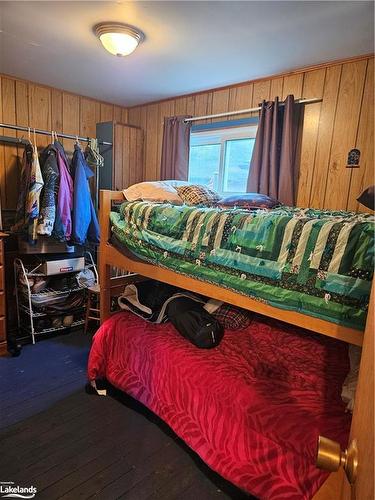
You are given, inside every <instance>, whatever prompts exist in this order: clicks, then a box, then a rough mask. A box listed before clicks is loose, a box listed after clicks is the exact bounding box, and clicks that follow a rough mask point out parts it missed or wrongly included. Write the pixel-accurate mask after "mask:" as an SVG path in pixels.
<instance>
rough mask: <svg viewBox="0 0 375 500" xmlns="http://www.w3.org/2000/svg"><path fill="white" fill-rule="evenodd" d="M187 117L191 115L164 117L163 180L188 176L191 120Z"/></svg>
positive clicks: (182, 179)
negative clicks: (187, 120)
mask: <svg viewBox="0 0 375 500" xmlns="http://www.w3.org/2000/svg"><path fill="white" fill-rule="evenodd" d="M186 118H190V116H172V117H170V118H164V132H163V146H162V150H161V180H167V179H177V180H181V181H186V180H187V178H188V168H189V146H190V128H191V122H185V119H186Z"/></svg>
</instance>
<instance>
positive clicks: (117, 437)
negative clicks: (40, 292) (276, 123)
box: [0, 332, 252, 500]
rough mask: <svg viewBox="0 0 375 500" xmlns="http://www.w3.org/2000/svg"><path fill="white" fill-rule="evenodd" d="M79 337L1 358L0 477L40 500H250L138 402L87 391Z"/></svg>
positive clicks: (83, 343) (84, 342)
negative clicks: (33, 492) (33, 490)
mask: <svg viewBox="0 0 375 500" xmlns="http://www.w3.org/2000/svg"><path fill="white" fill-rule="evenodd" d="M89 345H90V336H85V335H84V334H83V333H82V332H73V333H70V334H68V335H64V336H60V337H55V338H52V339H48V340H43V341H40V342H38V343H37V344H36V345H35V346H31V345H28V346H25V347H24V348H23V350H22V353H21V355H20V356H19V357H18V358H0V391H1V392H0V394H1V409H0V450H1V452H0V481H13V482H14V483H15V484H16V485H19V486H27V487H28V486H31V485H33V486H35V487H36V488H37V494H36V497H35V498H36V499H37V500H39V499H46V500H54V499H58V498H63V499H71V500H76V499H79V498H83V499H86V498H96V499H102V500H111V499H118V498H122V499H126V500H142V499H150V500H151V499H155V500H156V499H158V500H164V499H165V500H169V499H171V500H172V499H176V500H177V499H179V500H190V499H191V500H206V499H207V500H210V499H228V498H233V499H238V500H240V499H250V498H252V497H250V496H249V495H246V494H244V493H243V492H241V491H240V490H238V489H237V488H235V487H234V486H233V485H231V484H230V483H228V482H226V481H225V480H224V479H222V478H221V477H220V476H218V475H217V474H215V473H214V472H212V471H211V470H210V469H209V468H208V467H207V466H206V465H205V464H204V463H203V462H202V461H201V460H200V459H199V457H198V456H197V455H196V454H195V453H193V452H192V451H191V450H190V449H189V448H188V447H187V446H186V445H185V444H184V443H183V442H182V441H181V440H180V439H178V438H177V437H176V436H175V434H174V433H173V432H172V431H171V430H170V429H169V428H168V427H167V426H166V425H165V424H164V423H163V422H161V421H160V419H158V418H157V417H156V416H155V415H153V414H152V413H151V412H149V411H148V410H146V409H145V408H144V407H143V406H142V405H140V404H139V403H137V402H136V401H134V400H133V399H131V398H129V397H127V396H125V395H123V394H120V393H119V392H118V391H115V390H111V391H110V395H109V396H107V397H100V396H93V395H89V394H87V393H86V392H85V389H84V387H85V383H86V364H87V355H88V350H89Z"/></svg>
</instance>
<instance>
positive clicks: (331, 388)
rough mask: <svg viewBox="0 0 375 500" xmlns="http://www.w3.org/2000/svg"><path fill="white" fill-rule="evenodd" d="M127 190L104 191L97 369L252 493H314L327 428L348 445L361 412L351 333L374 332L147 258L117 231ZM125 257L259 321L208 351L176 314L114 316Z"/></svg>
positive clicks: (321, 476)
mask: <svg viewBox="0 0 375 500" xmlns="http://www.w3.org/2000/svg"><path fill="white" fill-rule="evenodd" d="M123 201H124V198H123V194H122V192H114V191H101V193H100V224H101V243H100V250H99V279H100V288H101V294H100V313H101V320H102V322H104V323H103V324H102V326H101V328H100V329H99V331H98V332H97V333H96V335H95V336H94V340H93V346H92V349H91V351H90V357H89V364H88V377H89V380H90V381H91V382H92V383H93V382H94V381H96V380H99V379H106V380H107V381H108V382H110V383H111V384H112V385H114V386H115V387H117V388H119V389H120V390H123V391H124V392H126V393H127V394H129V395H131V396H133V397H134V398H136V399H137V400H138V401H140V402H141V403H143V404H144V405H145V406H147V407H148V408H149V409H150V410H152V411H153V412H154V413H156V414H157V415H158V416H159V417H161V418H162V419H163V420H164V421H165V422H166V423H167V424H168V425H169V426H170V427H171V428H172V429H173V431H174V432H175V433H176V434H177V435H178V436H179V437H181V438H182V439H183V440H184V441H185V442H186V443H187V444H188V445H189V446H190V447H191V448H192V449H193V450H194V451H195V452H196V453H198V455H199V456H200V457H201V458H202V459H203V460H204V461H205V462H206V463H207V464H208V465H209V466H210V467H211V468H212V469H213V470H215V471H216V472H218V473H219V474H220V475H222V476H223V477H225V478H226V479H228V480H229V481H231V482H232V483H234V484H236V485H237V486H239V487H240V488H242V489H244V490H246V491H248V492H250V493H251V494H253V495H256V496H257V497H259V498H262V499H268V498H269V499H271V498H272V500H277V499H280V500H283V499H285V498H289V499H291V500H292V499H295V500H301V499H305V500H307V499H310V498H312V497H313V496H314V495H316V494H317V492H318V490H319V492H320V491H321V490H322V485H323V483H325V481H326V479H327V477H328V473H326V472H324V471H321V470H318V469H317V468H316V466H315V457H316V446H317V439H318V435H319V434H324V435H326V436H329V437H330V438H331V439H334V440H336V441H338V442H339V443H340V444H341V445H342V446H345V444H346V441H347V438H348V434H349V430H350V415H349V414H348V413H345V405H344V404H343V402H342V401H341V397H340V392H341V386H342V383H343V381H344V378H345V376H346V374H347V372H348V369H349V365H348V355H347V344H348V343H350V344H355V345H358V346H360V345H361V344H362V339H363V331H362V330H361V329H358V328H355V327H352V326H343V325H342V324H338V323H334V322H332V321H327V320H324V319H322V318H320V317H314V316H311V315H308V314H303V313H301V312H299V311H293V310H287V309H282V308H279V307H275V306H273V305H270V304H269V303H266V302H265V301H260V300H257V299H254V298H251V297H249V296H246V295H245V294H243V293H239V292H237V291H234V290H233V289H229V288H226V287H222V286H219V285H217V284H214V283H212V282H205V281H203V280H202V279H199V278H197V277H191V276H188V275H186V274H183V273H181V272H178V270H173V269H170V268H167V267H166V266H163V267H162V266H159V265H155V264H153V263H150V262H147V261H145V260H142V259H141V258H140V256H139V255H138V256H136V255H135V253H134V252H129V251H128V250H127V249H126V248H124V245H121V246H120V245H119V244H118V241H117V240H116V239H114V238H113V232H114V231H113V229H114V228H113V227H111V226H112V222H113V220H114V219H113V213H112V215H111V214H110V212H111V210H112V204H113V203H115V204H121V202H123ZM110 217H111V220H112V222H111V220H110ZM133 236H134V235H133ZM113 266H114V267H117V268H121V269H124V270H127V271H130V272H132V273H135V274H136V275H141V276H143V277H146V278H150V279H154V280H158V281H161V282H165V283H168V284H172V285H175V286H177V287H180V288H183V289H187V290H189V291H192V292H195V293H198V294H201V295H205V296H207V297H211V298H215V299H218V300H221V301H224V302H227V303H229V304H234V305H236V306H240V307H242V308H244V309H247V310H249V311H253V312H254V313H258V314H256V315H255V317H254V320H253V322H252V324H251V326H250V327H249V328H247V329H244V330H242V331H227V332H226V335H225V336H224V339H223V341H222V342H221V344H220V346H219V347H218V348H215V349H211V350H208V351H202V350H199V349H197V348H195V347H194V346H192V345H190V344H189V343H188V342H186V340H185V339H183V338H182V337H180V336H179V335H178V334H177V333H176V331H175V330H174V328H173V326H172V325H171V324H169V323H167V324H164V325H152V324H149V323H145V322H144V321H143V320H142V319H140V318H137V317H135V316H134V315H132V314H131V313H129V312H122V313H119V314H115V315H112V316H111V312H110V307H111V296H112V294H113V289H114V287H116V286H117V287H118V286H119V282H118V281H116V278H112V277H111V268H112V267H113ZM133 276H134V275H133ZM129 279H134V278H132V277H130V278H129ZM117 280H118V279H117ZM123 284H124V282H123V281H122V282H121V285H123ZM371 307H372V304H371ZM110 316H111V317H110ZM105 320H108V321H105ZM317 334H320V335H317ZM340 341H341V342H340ZM342 341H343V342H342ZM323 487H324V485H323ZM319 492H318V494H319ZM316 498H325V497H324V496H322V497H319V496H317V497H316Z"/></svg>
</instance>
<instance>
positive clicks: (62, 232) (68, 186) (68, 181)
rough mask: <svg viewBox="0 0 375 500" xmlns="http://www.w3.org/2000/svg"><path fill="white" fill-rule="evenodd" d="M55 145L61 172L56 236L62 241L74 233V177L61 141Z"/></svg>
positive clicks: (68, 238)
mask: <svg viewBox="0 0 375 500" xmlns="http://www.w3.org/2000/svg"><path fill="white" fill-rule="evenodd" d="M54 145H55V147H56V149H57V164H58V167H59V172H60V185H59V192H58V196H57V213H58V216H59V217H58V218H59V219H60V223H61V224H60V227H59V228H58V231H55V236H56V237H57V238H58V239H59V240H60V241H68V240H70V238H71V235H72V210H73V179H72V177H71V175H70V172H69V163H68V159H67V157H66V154H65V151H64V148H63V147H62V145H61V144H60V143H59V142H55V144H54ZM56 229H57V228H56V226H55V230H56ZM56 233H57V234H56Z"/></svg>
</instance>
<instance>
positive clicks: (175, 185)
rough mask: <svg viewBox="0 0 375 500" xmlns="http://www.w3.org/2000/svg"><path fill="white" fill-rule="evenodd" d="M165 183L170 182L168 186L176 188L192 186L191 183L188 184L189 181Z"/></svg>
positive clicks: (171, 180) (173, 180)
mask: <svg viewBox="0 0 375 500" xmlns="http://www.w3.org/2000/svg"><path fill="white" fill-rule="evenodd" d="M164 182H168V184H169V185H170V186H173V187H174V188H176V187H180V186H190V185H191V182H188V181H176V180H175V179H169V180H167V181H164Z"/></svg>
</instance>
